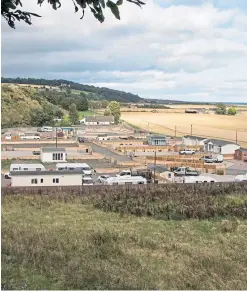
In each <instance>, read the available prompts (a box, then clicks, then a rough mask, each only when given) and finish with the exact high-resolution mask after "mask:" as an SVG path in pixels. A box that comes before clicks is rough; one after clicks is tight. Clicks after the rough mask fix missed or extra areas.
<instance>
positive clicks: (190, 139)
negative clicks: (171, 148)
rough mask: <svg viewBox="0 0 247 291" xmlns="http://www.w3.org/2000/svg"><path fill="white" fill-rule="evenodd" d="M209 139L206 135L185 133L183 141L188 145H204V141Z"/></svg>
mask: <svg viewBox="0 0 247 291" xmlns="http://www.w3.org/2000/svg"><path fill="white" fill-rule="evenodd" d="M206 140H207V139H206V138H205V137H200V136H195V135H185V136H184V137H183V138H182V143H183V144H184V145H186V146H194V145H195V146H198V145H201V146H204V142H205V141H206Z"/></svg>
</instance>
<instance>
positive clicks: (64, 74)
mask: <svg viewBox="0 0 247 291" xmlns="http://www.w3.org/2000/svg"><path fill="white" fill-rule="evenodd" d="M146 2H147V4H146V6H145V7H144V8H143V9H139V8H138V7H137V6H135V5H133V4H125V5H123V7H121V18H122V20H121V21H118V20H116V19H115V18H114V17H113V16H112V15H111V13H110V11H106V21H105V22H104V23H103V24H100V23H98V22H97V21H96V20H95V19H94V18H93V16H92V15H91V13H90V12H89V11H87V12H86V14H85V18H84V19H83V20H80V19H79V17H80V15H78V14H74V10H73V9H74V8H73V5H72V4H71V3H70V1H66V2H64V3H62V5H63V6H62V8H61V9H59V10H58V11H53V10H52V9H51V8H50V6H49V5H48V4H46V5H44V6H42V7H41V8H38V7H37V6H36V5H35V3H34V1H31V0H29V1H26V2H25V3H27V5H26V6H27V7H25V8H26V9H27V10H30V11H34V12H36V13H40V14H42V15H43V17H42V18H40V19H33V22H34V25H33V26H31V27H30V26H26V25H25V24H20V25H19V24H18V26H17V29H16V31H13V30H11V29H10V28H8V27H7V26H6V24H5V23H3V27H2V41H3V46H2V63H3V66H2V74H3V75H4V76H29V77H44V78H63V79H66V78H68V79H70V80H75V81H80V82H82V83H90V84H95V85H99V86H104V87H109V88H114V89H121V90H126V91H130V92H133V93H138V94H140V96H144V97H151V98H152V97H155V98H157V97H159V98H168V97H167V96H169V99H176V98H178V97H179V98H180V99H188V100H189V99H191V100H196V98H201V99H204V100H205V101H206V100H209V101H210V100H211V101H215V100H219V101H231V100H232V99H234V100H235V101H246V100H247V98H246V91H247V79H244V78H245V76H246V75H247V33H246V25H247V14H246V11H244V10H240V9H238V8H234V9H226V8H225V9H219V8H218V7H217V6H214V5H213V4H211V3H207V4H203V5H201V6H199V5H197V6H189V5H186V1H184V3H183V5H180V6H175V5H173V6H172V3H173V1H167V2H170V3H171V6H169V7H167V8H162V7H160V6H159V5H157V4H156V3H155V2H154V1H153V0H148V1H146ZM195 5H196V4H195Z"/></svg>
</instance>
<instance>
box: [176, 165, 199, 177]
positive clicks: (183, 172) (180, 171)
mask: <svg viewBox="0 0 247 291" xmlns="http://www.w3.org/2000/svg"><path fill="white" fill-rule="evenodd" d="M173 172H174V175H175V176H199V175H200V174H201V172H200V171H198V170H195V169H192V168H189V167H178V168H174V169H173Z"/></svg>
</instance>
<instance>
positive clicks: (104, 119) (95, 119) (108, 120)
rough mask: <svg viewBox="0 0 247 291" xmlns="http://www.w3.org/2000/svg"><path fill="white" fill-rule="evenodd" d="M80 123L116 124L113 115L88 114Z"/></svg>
mask: <svg viewBox="0 0 247 291" xmlns="http://www.w3.org/2000/svg"><path fill="white" fill-rule="evenodd" d="M80 123H82V124H85V125H110V124H114V117H113V116H86V117H85V118H83V119H82V120H80Z"/></svg>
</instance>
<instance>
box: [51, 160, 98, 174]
mask: <svg viewBox="0 0 247 291" xmlns="http://www.w3.org/2000/svg"><path fill="white" fill-rule="evenodd" d="M56 170H58V171H82V172H83V174H84V175H89V176H91V175H92V169H91V167H90V166H89V165H88V164H86V163H58V164H56Z"/></svg>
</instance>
